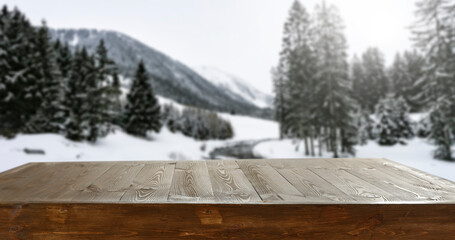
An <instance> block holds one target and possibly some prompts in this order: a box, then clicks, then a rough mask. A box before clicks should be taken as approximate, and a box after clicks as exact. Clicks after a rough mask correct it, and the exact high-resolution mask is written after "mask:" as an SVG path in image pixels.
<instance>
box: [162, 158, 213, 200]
mask: <svg viewBox="0 0 455 240" xmlns="http://www.w3.org/2000/svg"><path fill="white" fill-rule="evenodd" d="M168 200H170V201H173V202H182V201H183V202H184V201H191V202H213V201H215V197H214V195H213V189H212V184H211V182H210V177H209V173H208V169H207V164H206V162H205V161H179V162H177V163H176V166H175V170H174V177H173V179H172V184H171V190H170V192H169V197H168Z"/></svg>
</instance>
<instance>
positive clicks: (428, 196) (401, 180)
mask: <svg viewBox="0 0 455 240" xmlns="http://www.w3.org/2000/svg"><path fill="white" fill-rule="evenodd" d="M379 161H380V160H378V159H345V160H342V161H340V160H335V159H333V160H330V163H331V164H333V165H334V166H342V167H345V170H346V171H347V172H349V173H351V174H353V175H355V176H357V177H359V178H362V179H364V180H367V181H368V182H369V183H371V184H373V185H375V186H377V187H379V188H381V189H383V190H385V191H387V192H389V193H392V194H394V195H395V196H396V197H397V198H399V199H400V200H401V201H405V202H415V201H419V202H423V201H428V202H432V201H434V202H437V201H445V200H448V199H449V198H450V196H448V195H447V194H446V193H445V192H443V191H439V190H437V189H429V188H423V187H420V186H421V185H422V184H424V185H425V184H426V183H425V182H422V181H421V180H420V179H415V178H413V177H412V176H411V177H410V176H409V173H401V174H391V171H388V170H387V169H385V168H384V167H381V165H380V162H379Z"/></svg>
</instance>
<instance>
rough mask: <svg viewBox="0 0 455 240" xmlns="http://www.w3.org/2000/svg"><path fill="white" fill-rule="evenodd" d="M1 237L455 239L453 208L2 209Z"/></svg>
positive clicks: (209, 206)
mask: <svg viewBox="0 0 455 240" xmlns="http://www.w3.org/2000/svg"><path fill="white" fill-rule="evenodd" d="M0 239H38V240H39V239H455V204H421V205H418V204H417V205H416V204H407V205H406V204H405V205H395V204H392V205H383V204H370V205H362V204H348V205H317V204H313V205H309V204H304V205H287V204H269V205H264V204H256V205H252V204H223V205H215V204H142V205H140V204H0Z"/></svg>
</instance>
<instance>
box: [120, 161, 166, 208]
mask: <svg viewBox="0 0 455 240" xmlns="http://www.w3.org/2000/svg"><path fill="white" fill-rule="evenodd" d="M174 168H175V163H173V162H152V163H147V164H145V166H144V167H143V168H142V169H141V171H140V172H139V173H138V174H137V176H136V178H135V179H134V181H133V185H134V186H133V187H132V188H130V189H129V190H128V191H126V193H125V194H124V195H123V197H122V199H121V200H120V201H121V202H131V203H135V202H141V203H146V202H164V201H166V200H167V198H168V195H169V191H170V188H171V182H172V176H173V175H174Z"/></svg>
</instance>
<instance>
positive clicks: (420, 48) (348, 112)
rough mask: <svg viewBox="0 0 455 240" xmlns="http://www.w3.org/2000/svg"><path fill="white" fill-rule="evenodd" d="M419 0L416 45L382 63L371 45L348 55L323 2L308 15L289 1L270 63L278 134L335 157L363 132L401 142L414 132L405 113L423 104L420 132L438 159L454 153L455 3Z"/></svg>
mask: <svg viewBox="0 0 455 240" xmlns="http://www.w3.org/2000/svg"><path fill="white" fill-rule="evenodd" d="M417 6H418V8H419V10H418V12H417V15H418V16H419V21H418V22H417V23H416V24H415V27H414V31H413V32H414V40H415V41H416V46H417V48H416V50H413V51H404V52H403V53H398V54H397V55H396V57H395V59H394V61H393V64H392V65H391V66H389V67H388V66H386V65H385V60H384V56H383V54H382V53H381V51H380V50H379V49H377V48H373V47H372V48H369V49H367V50H366V51H365V53H363V54H362V55H361V57H358V56H354V57H353V59H352V61H351V62H350V63H349V62H348V60H347V53H346V49H347V43H346V39H345V36H344V33H343V29H344V26H343V23H342V18H341V16H340V14H339V12H338V10H337V8H336V7H335V6H333V5H331V6H327V5H326V3H325V2H324V1H323V2H322V3H321V4H319V5H317V6H316V9H315V11H314V14H313V15H310V14H309V13H308V12H307V10H306V9H305V7H304V6H303V5H302V4H301V3H300V2H299V1H298V0H296V1H294V3H293V5H292V7H291V9H290V11H289V17H288V19H287V21H286V23H285V25H284V31H283V35H284V36H283V40H282V51H281V53H280V60H279V63H278V66H277V67H275V68H274V69H273V70H272V76H273V83H274V93H275V101H274V102H275V116H276V119H277V120H278V122H279V123H280V133H281V137H288V138H296V139H299V140H301V141H303V142H304V145H305V153H306V154H307V155H310V154H311V155H315V145H317V146H319V147H318V150H319V154H321V152H322V150H326V151H328V152H333V155H334V157H338V156H340V154H345V155H346V154H354V153H355V151H354V145H356V144H363V143H365V141H366V140H369V139H374V140H377V141H378V143H379V144H381V145H393V144H396V143H404V141H403V140H404V139H408V138H411V137H413V136H414V135H415V134H416V132H415V131H414V130H413V128H412V127H411V125H412V124H411V121H410V119H409V112H427V111H429V112H430V114H429V118H428V119H425V128H424V129H420V130H421V131H419V133H418V135H419V136H425V137H429V138H430V139H432V140H433V142H434V143H435V144H436V145H437V150H436V151H435V157H436V158H441V159H452V156H451V151H450V146H451V145H452V144H453V142H454V133H455V131H454V130H455V124H454V123H455V120H454V119H455V118H454V116H455V115H454V114H455V110H454V109H455V108H454V106H453V104H455V101H454V100H453V98H454V94H453V93H454V88H455V84H454V80H455V79H454V77H455V67H454V66H455V64H454V63H455V58H454V57H453V49H455V38H454V37H453V36H454V35H453V34H452V32H453V30H454V27H455V24H453V19H454V18H455V14H454V12H455V11H452V10H455V7H454V6H455V4H454V3H453V1H449V0H441V1H439V0H438V1H433V0H421V1H420V2H418V4H417ZM372 114H374V115H375V117H374V118H372V117H371V116H372ZM422 126H423V125H422ZM315 142H316V143H317V144H315Z"/></svg>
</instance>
